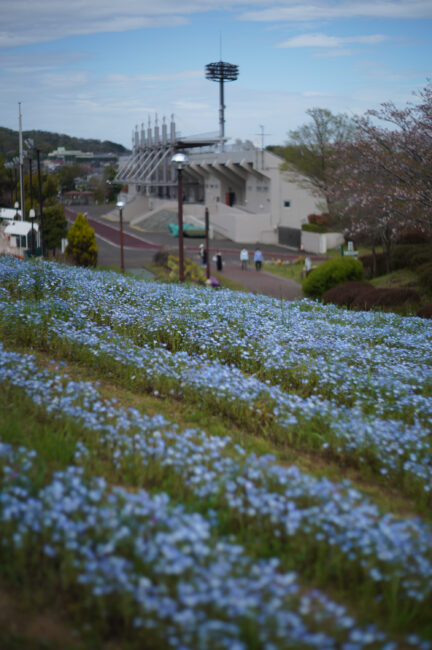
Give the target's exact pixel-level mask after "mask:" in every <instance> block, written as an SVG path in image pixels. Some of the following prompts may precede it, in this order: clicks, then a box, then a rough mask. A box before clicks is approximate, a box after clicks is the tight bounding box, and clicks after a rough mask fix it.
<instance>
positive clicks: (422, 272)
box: [417, 262, 432, 291]
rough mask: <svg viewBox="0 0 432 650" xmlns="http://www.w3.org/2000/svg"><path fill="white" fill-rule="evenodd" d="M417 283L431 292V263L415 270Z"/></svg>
mask: <svg viewBox="0 0 432 650" xmlns="http://www.w3.org/2000/svg"><path fill="white" fill-rule="evenodd" d="M417 275H418V279H419V282H420V284H421V286H422V287H424V289H426V291H432V262H428V263H427V264H422V265H421V266H420V267H419V268H418V269H417Z"/></svg>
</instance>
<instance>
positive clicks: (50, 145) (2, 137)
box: [0, 126, 128, 159]
mask: <svg viewBox="0 0 432 650" xmlns="http://www.w3.org/2000/svg"><path fill="white" fill-rule="evenodd" d="M26 138H31V139H32V140H34V142H35V144H36V145H37V147H38V148H39V149H40V151H41V153H42V154H48V153H49V152H50V151H53V150H54V149H57V147H65V148H66V149H76V150H79V151H91V152H93V153H117V154H122V153H127V152H128V150H127V149H126V147H124V146H123V145H122V144H117V143H115V142H110V141H109V140H104V141H101V140H94V139H86V138H74V137H72V136H70V135H66V134H64V133H51V132H50V131H23V139H24V140H25V139H26ZM18 146H19V145H18V131H14V130H13V129H7V128H5V127H3V126H0V157H4V158H8V159H9V158H12V157H13V156H14V155H17V154H18Z"/></svg>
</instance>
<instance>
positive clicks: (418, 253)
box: [392, 244, 432, 271]
mask: <svg viewBox="0 0 432 650" xmlns="http://www.w3.org/2000/svg"><path fill="white" fill-rule="evenodd" d="M430 261H432V245H431V244H399V245H398V246H396V247H395V248H394V250H393V252H392V267H393V268H394V269H403V268H410V269H412V270H413V271H416V270H417V268H418V267H419V266H421V265H422V264H426V263H427V262H430Z"/></svg>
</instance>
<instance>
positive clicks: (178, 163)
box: [171, 153, 189, 282]
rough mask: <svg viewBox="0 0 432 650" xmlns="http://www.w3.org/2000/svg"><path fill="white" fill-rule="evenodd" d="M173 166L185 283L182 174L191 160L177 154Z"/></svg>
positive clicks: (181, 270)
mask: <svg viewBox="0 0 432 650" xmlns="http://www.w3.org/2000/svg"><path fill="white" fill-rule="evenodd" d="M171 162H172V164H173V165H174V166H175V168H176V169H177V201H178V228H179V232H178V237H179V280H180V282H184V256H183V186H182V172H183V168H184V166H185V165H187V164H188V162H189V160H188V157H187V156H186V154H184V153H176V154H174V156H173V157H172V158H171Z"/></svg>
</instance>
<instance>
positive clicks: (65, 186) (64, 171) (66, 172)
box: [56, 163, 84, 192]
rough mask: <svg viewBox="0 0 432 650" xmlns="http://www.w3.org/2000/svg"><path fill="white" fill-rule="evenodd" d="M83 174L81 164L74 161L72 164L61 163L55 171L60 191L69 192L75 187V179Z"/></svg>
mask: <svg viewBox="0 0 432 650" xmlns="http://www.w3.org/2000/svg"><path fill="white" fill-rule="evenodd" d="M83 175H84V169H83V166H82V165H79V164H78V163H74V164H73V165H63V167H60V169H59V170H58V171H57V172H56V176H57V178H58V182H59V185H60V187H61V191H62V192H70V191H72V190H74V189H75V180H76V179H77V178H80V177H81V176H83Z"/></svg>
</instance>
